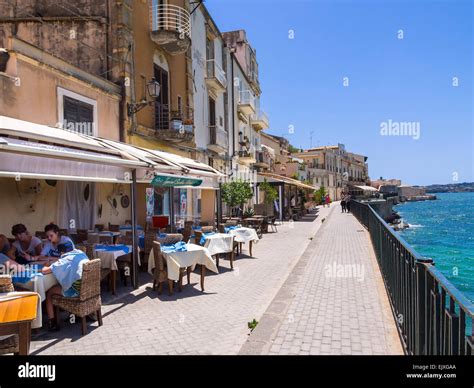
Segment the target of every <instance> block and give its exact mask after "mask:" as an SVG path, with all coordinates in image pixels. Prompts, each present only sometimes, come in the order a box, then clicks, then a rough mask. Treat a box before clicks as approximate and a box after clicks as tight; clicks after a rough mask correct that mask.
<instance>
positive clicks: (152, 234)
mask: <svg viewBox="0 0 474 388" xmlns="http://www.w3.org/2000/svg"><path fill="white" fill-rule="evenodd" d="M159 231H160V230H159V229H155V228H148V229H147V230H146V232H145V246H144V249H143V250H142V251H140V262H141V264H142V267H143V268H147V264H148V256H149V255H150V252H151V250H152V249H153V241H155V238H156V234H157V233H159Z"/></svg>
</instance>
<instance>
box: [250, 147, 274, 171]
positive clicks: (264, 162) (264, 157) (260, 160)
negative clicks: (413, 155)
mask: <svg viewBox="0 0 474 388" xmlns="http://www.w3.org/2000/svg"><path fill="white" fill-rule="evenodd" d="M255 156H256V157H255V163H254V166H255V167H260V168H262V169H269V168H270V166H271V165H272V162H271V158H270V155H269V154H268V152H265V151H257V153H256V155H255Z"/></svg>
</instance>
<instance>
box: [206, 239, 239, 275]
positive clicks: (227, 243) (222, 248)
mask: <svg viewBox="0 0 474 388" xmlns="http://www.w3.org/2000/svg"><path fill="white" fill-rule="evenodd" d="M202 239H204V244H203V245H204V247H205V248H207V250H208V251H209V254H210V255H211V256H215V258H216V265H217V267H219V255H221V254H230V267H231V268H232V269H233V268H234V236H232V235H231V234H228V233H204V234H203V235H202Z"/></svg>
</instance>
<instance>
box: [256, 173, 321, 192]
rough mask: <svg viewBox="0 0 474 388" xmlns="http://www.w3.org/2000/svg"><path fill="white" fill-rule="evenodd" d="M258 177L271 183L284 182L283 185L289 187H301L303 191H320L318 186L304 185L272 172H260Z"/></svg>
mask: <svg viewBox="0 0 474 388" xmlns="http://www.w3.org/2000/svg"><path fill="white" fill-rule="evenodd" d="M258 175H259V176H261V177H263V179H267V180H268V181H269V182H271V181H274V182H282V183H286V184H288V185H293V186H297V187H300V188H302V189H306V190H312V191H314V190H319V187H318V186H313V185H309V184H307V183H303V182H301V181H299V180H297V179H293V178H289V177H286V176H283V175H278V174H274V173H270V172H259V173H258Z"/></svg>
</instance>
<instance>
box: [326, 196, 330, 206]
mask: <svg viewBox="0 0 474 388" xmlns="http://www.w3.org/2000/svg"><path fill="white" fill-rule="evenodd" d="M326 204H327V205H328V207H331V198H329V194H328V195H326Z"/></svg>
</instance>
